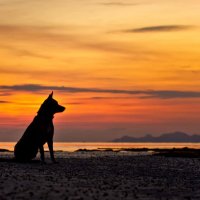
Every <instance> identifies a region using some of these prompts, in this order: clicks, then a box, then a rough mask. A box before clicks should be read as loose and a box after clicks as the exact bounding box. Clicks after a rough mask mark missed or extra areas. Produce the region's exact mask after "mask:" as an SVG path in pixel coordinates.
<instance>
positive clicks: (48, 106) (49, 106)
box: [38, 92, 65, 116]
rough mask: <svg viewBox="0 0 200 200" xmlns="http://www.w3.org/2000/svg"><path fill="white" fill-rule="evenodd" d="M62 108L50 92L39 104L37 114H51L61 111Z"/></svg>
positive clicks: (63, 108)
mask: <svg viewBox="0 0 200 200" xmlns="http://www.w3.org/2000/svg"><path fill="white" fill-rule="evenodd" d="M64 110H65V107H64V106H61V105H59V104H58V102H57V101H56V100H55V99H53V92H52V93H51V94H50V95H49V96H48V98H47V99H46V100H45V101H44V102H43V104H42V105H41V107H40V109H39V111H38V114H44V115H52V116H53V115H54V114H55V113H59V112H63V111H64Z"/></svg>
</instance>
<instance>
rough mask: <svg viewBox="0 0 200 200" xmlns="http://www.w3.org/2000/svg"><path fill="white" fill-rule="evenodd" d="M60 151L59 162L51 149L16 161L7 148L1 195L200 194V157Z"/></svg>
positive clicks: (160, 196)
mask: <svg viewBox="0 0 200 200" xmlns="http://www.w3.org/2000/svg"><path fill="white" fill-rule="evenodd" d="M47 153H48V152H46V154H47ZM63 155H65V156H63ZM56 157H57V161H58V162H59V163H58V164H53V163H51V161H50V159H49V157H48V154H47V159H46V162H47V163H46V164H41V163H40V161H39V158H37V159H36V160H35V161H33V162H32V163H16V162H14V161H12V153H10V154H9V153H8V155H6V154H5V155H4V159H6V158H7V159H8V160H1V162H0V199H1V200H7V199H71V200H72V199H74V200H75V199H76V200H78V199H79V200H81V199H141V200H144V199H152V200H153V199H162V200H167V199H170V200H173V199H200V160H199V158H178V157H175V158H174V157H164V156H152V155H134V154H131V153H129V154H123V153H117V152H72V153H65V152H61V153H59V152H56ZM9 159H10V160H9Z"/></svg>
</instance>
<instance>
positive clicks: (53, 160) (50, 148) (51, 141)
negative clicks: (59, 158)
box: [47, 140, 57, 163]
mask: <svg viewBox="0 0 200 200" xmlns="http://www.w3.org/2000/svg"><path fill="white" fill-rule="evenodd" d="M47 144H48V147H49V152H50V156H51V160H52V162H53V163H57V162H56V160H55V158H54V151H53V140H49V141H48V142H47Z"/></svg>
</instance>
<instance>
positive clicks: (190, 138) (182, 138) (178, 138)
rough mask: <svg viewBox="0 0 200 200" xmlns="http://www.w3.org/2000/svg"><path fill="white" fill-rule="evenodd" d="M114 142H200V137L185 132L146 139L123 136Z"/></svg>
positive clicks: (147, 137)
mask: <svg viewBox="0 0 200 200" xmlns="http://www.w3.org/2000/svg"><path fill="white" fill-rule="evenodd" d="M112 142H177V143H178V142H188V143H189V142H200V135H189V134H187V133H183V132H178V131H177V132H173V133H164V134H161V135H160V136H158V137H154V136H152V135H149V134H148V135H146V136H144V137H139V138H136V137H130V136H123V137H121V138H117V139H114V140H113V141H112Z"/></svg>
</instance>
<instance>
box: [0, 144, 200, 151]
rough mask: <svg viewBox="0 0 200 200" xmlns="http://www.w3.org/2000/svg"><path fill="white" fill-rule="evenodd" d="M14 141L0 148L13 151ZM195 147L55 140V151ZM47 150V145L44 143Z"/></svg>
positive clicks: (195, 146) (186, 145)
mask: <svg viewBox="0 0 200 200" xmlns="http://www.w3.org/2000/svg"><path fill="white" fill-rule="evenodd" d="M14 145H15V143H14V142H0V149H8V150H10V151H13V149H14ZM183 147H188V148H195V149H200V143H105V142H104V143H103V142H99V143H95V142H55V143H54V150H55V151H59V150H62V151H69V152H73V151H76V150H78V149H88V150H91V149H98V148H112V149H118V148H183ZM45 149H46V150H47V145H45Z"/></svg>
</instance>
